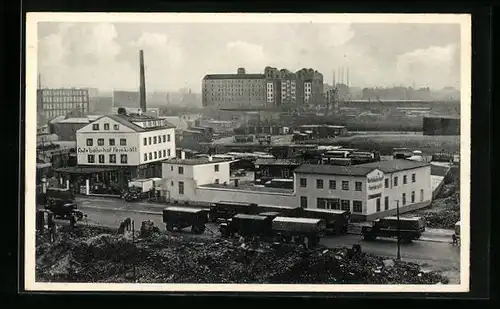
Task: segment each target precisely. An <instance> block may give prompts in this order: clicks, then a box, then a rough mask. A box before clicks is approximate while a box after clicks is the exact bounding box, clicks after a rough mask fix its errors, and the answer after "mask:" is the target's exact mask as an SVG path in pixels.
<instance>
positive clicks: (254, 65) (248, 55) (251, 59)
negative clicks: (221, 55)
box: [226, 41, 269, 72]
mask: <svg viewBox="0 0 500 309" xmlns="http://www.w3.org/2000/svg"><path fill="white" fill-rule="evenodd" d="M226 56H227V57H226V64H228V65H230V66H232V67H233V68H234V67H240V66H243V67H245V69H246V70H248V71H249V72H252V71H253V72H259V71H262V70H263V69H264V67H265V66H266V65H267V63H268V61H269V59H268V57H267V55H266V53H265V52H264V48H263V47H262V46H261V45H257V44H252V43H249V42H244V41H235V42H229V43H227V44H226Z"/></svg>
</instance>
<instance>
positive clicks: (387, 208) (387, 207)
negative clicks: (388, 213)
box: [384, 196, 389, 210]
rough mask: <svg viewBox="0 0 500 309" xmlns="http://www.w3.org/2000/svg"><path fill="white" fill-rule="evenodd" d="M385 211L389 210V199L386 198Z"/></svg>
mask: <svg viewBox="0 0 500 309" xmlns="http://www.w3.org/2000/svg"><path fill="white" fill-rule="evenodd" d="M384 209H385V210H389V197H388V196H386V197H384Z"/></svg>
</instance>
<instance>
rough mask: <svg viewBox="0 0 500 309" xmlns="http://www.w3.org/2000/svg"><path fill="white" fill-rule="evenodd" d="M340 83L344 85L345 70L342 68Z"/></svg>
mask: <svg viewBox="0 0 500 309" xmlns="http://www.w3.org/2000/svg"><path fill="white" fill-rule="evenodd" d="M340 83H341V84H343V83H344V68H342V67H341V68H340Z"/></svg>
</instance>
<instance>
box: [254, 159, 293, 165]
mask: <svg viewBox="0 0 500 309" xmlns="http://www.w3.org/2000/svg"><path fill="white" fill-rule="evenodd" d="M300 164H302V163H301V162H299V161H297V160H292V159H267V158H259V159H257V160H256V161H255V165H287V166H288V165H297V166H298V165H300Z"/></svg>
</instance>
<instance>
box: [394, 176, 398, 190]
mask: <svg viewBox="0 0 500 309" xmlns="http://www.w3.org/2000/svg"><path fill="white" fill-rule="evenodd" d="M394 186H395V187H397V186H398V176H395V177H394Z"/></svg>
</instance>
